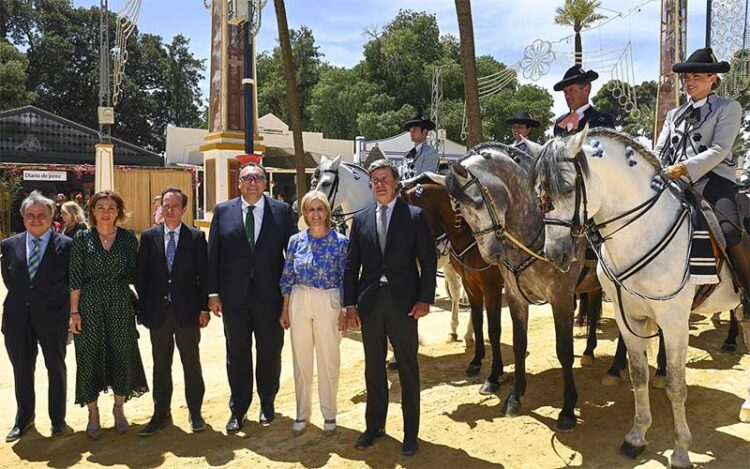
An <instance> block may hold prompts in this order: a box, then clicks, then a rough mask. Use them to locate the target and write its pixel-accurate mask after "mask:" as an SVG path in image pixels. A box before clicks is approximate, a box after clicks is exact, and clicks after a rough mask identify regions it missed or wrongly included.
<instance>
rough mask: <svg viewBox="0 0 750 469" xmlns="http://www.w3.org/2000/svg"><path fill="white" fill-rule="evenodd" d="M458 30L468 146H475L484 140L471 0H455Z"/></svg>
mask: <svg viewBox="0 0 750 469" xmlns="http://www.w3.org/2000/svg"><path fill="white" fill-rule="evenodd" d="M455 1H456V16H458V31H459V35H460V37H461V62H462V63H463V68H464V99H465V100H466V101H465V102H466V130H467V134H468V136H467V138H466V146H467V147H468V148H471V147H473V146H474V145H476V144H478V143H479V142H480V141H481V140H482V118H481V114H480V108H479V87H478V85H477V65H476V55H475V52H474V26H473V24H472V23H473V22H472V18H471V1H470V0H455Z"/></svg>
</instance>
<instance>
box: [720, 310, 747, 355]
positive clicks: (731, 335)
mask: <svg viewBox="0 0 750 469" xmlns="http://www.w3.org/2000/svg"><path fill="white" fill-rule="evenodd" d="M739 333H740V325H739V324H738V323H737V318H736V317H734V310H731V311H730V312H729V332H727V338H726V339H724V343H723V344H722V345H721V351H722V352H725V353H734V352H736V351H737V336H738V335H739ZM746 345H747V344H746Z"/></svg>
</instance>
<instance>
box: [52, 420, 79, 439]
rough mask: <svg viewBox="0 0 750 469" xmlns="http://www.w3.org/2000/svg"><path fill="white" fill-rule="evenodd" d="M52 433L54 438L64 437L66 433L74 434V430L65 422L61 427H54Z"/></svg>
mask: <svg viewBox="0 0 750 469" xmlns="http://www.w3.org/2000/svg"><path fill="white" fill-rule="evenodd" d="M50 433H52V436H62V435H65V434H66V433H73V429H72V428H70V427H69V426H68V424H67V423H65V422H63V423H61V424H59V425H52V429H51V430H50Z"/></svg>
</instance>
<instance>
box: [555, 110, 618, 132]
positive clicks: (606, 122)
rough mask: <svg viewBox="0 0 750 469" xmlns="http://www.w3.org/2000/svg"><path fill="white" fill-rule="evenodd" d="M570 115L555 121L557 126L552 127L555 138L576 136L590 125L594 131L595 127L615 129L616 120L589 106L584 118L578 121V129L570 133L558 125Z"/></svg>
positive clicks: (584, 112) (564, 115)
mask: <svg viewBox="0 0 750 469" xmlns="http://www.w3.org/2000/svg"><path fill="white" fill-rule="evenodd" d="M568 114H570V113H568ZM568 114H563V115H562V116H560V117H558V118H557V120H555V124H554V125H553V126H552V133H553V134H554V135H555V137H567V136H568V135H573V134H576V133H578V132H580V131H581V130H583V128H584V127H585V126H586V124H588V125H589V128H592V129H593V128H594V127H609V128H610V129H614V128H615V121H614V119H612V116H610V115H609V114H604V113H601V112H599V111H597V110H596V109H595V108H594V106H589V107H588V108H587V109H586V110H585V111H583V117H582V118H581V120H579V121H578V128H577V129H573V130H571V131H568V130H567V129H563V128H562V127H560V126H559V125H558V124H559V123H560V122H562V121H563V119H565V118H566V117H568Z"/></svg>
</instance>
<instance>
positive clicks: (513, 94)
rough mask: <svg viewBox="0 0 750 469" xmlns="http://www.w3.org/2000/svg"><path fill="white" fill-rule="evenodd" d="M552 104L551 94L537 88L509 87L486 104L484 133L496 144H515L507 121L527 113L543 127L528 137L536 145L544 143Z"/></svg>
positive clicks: (483, 115)
mask: <svg viewBox="0 0 750 469" xmlns="http://www.w3.org/2000/svg"><path fill="white" fill-rule="evenodd" d="M553 103H554V100H553V98H552V95H551V94H550V93H549V91H547V90H545V89H543V88H540V87H538V86H536V85H522V86H520V87H518V88H516V89H513V88H506V89H504V90H502V91H500V92H499V93H497V94H494V95H492V96H489V97H487V98H485V99H484V101H483V109H482V123H483V125H484V134H485V136H486V137H488V138H489V139H491V140H494V141H498V142H505V143H511V142H513V135H512V134H511V131H510V125H508V124H506V123H505V119H507V118H508V117H510V116H513V115H515V114H516V113H518V112H519V111H528V112H529V113H530V114H531V115H532V116H534V118H535V119H536V120H538V121H539V122H540V123H541V126H540V127H538V128H536V129H532V131H531V133H530V134H529V138H530V139H531V140H535V141H537V142H539V141H542V140H543V139H544V132H545V131H546V130H547V129H548V128H549V127H550V125H551V124H552V118H553V117H554V115H553V114H552V111H551V109H552V105H553Z"/></svg>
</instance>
